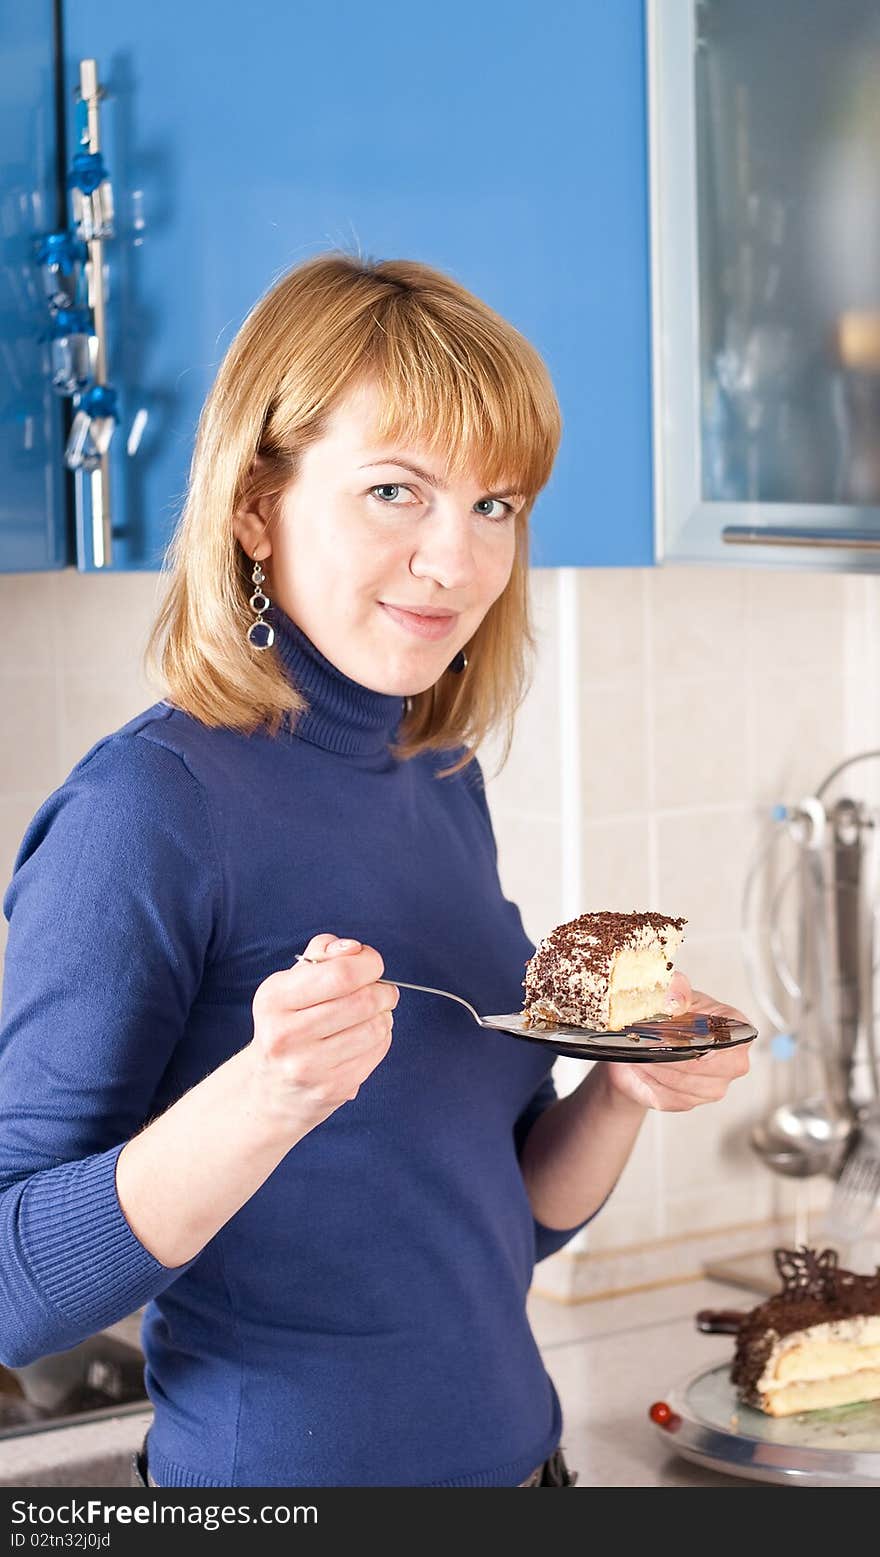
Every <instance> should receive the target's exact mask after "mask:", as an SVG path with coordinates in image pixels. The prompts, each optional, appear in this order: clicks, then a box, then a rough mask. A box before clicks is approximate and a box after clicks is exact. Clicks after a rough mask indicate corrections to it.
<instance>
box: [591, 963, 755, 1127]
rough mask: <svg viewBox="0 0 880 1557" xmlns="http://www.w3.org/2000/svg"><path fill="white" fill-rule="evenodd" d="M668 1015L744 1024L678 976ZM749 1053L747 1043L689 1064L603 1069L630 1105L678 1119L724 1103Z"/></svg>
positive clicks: (734, 1013)
mask: <svg viewBox="0 0 880 1557" xmlns="http://www.w3.org/2000/svg"><path fill="white" fill-rule="evenodd" d="M667 1010H669V1011H670V1012H674V1013H675V1015H680V1014H681V1013H682V1012H685V1011H702V1012H704V1013H705V1014H707V1015H711V1016H729V1017H732V1018H733V1019H734V1021H737V1022H747V1021H748V1017H747V1016H744V1015H743V1013H742V1011H737V1010H736V1009H735V1007H734V1006H725V1005H722V1004H721V1002H720V1001H718V1000H713V999H712V997H711V995H704V994H703V992H702V990H699V989H692V988H691V985H690V982H689V980H688V979H687V978H686V977H685V975H684V974H683V973H674V974H673V975H672V979H671V981H670V985H669V991H668V993H667ZM751 1047H752V1046H751V1044H750V1043H741V1044H738V1045H737V1047H736V1048H735V1049H727V1048H725V1047H724V1046H723V1045H722V1046H720V1047H719V1048H718V1049H710V1050H708V1051H707V1052H706V1053H704V1054H700V1055H697V1056H696V1058H695V1059H692V1060H681V1061H678V1060H667V1061H664V1062H662V1063H660V1064H657V1065H651V1064H641V1063H640V1064H638V1065H629V1064H626V1063H622V1064H617V1062H614V1063H612V1064H609V1065H606V1066H605V1070H606V1072H607V1080H608V1083H609V1084H610V1086H612V1087H613V1089H614V1090H615V1091H616V1092H621V1093H622V1094H623V1095H624V1097H628V1098H629V1099H630V1100H631V1101H632V1102H633V1103H639V1104H641V1106H642V1108H656V1109H659V1110H660V1111H661V1113H682V1112H684V1111H686V1110H687V1109H691V1108H698V1107H699V1106H700V1104H701V1103H717V1102H718V1101H719V1099H721V1098H723V1097H724V1094H725V1092H726V1091H727V1088H728V1087H729V1086H730V1083H731V1082H732V1081H735V1080H736V1078H737V1076H745V1074H746V1073H747V1071H748V1068H749V1053H750V1050H751Z"/></svg>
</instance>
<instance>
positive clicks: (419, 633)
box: [379, 600, 458, 640]
mask: <svg viewBox="0 0 880 1557" xmlns="http://www.w3.org/2000/svg"><path fill="white" fill-rule="evenodd" d="M379 604H380V606H381V607H382V610H383V611H387V613H388V615H389V616H390V617H391V620H392V621H393V622H397V624H398V626H399V627H403V628H405V629H406V631H407V632H410V633H414V634H415V636H416V637H417V638H430V639H432V640H435V639H438V638H448V637H449V634H450V633H451V632H452V629H453V628H454V626H455V624H456V622H457V621H458V613H457V612H452V613H451V614H450V615H449V616H423V615H422V614H421V612H419V611H407V610H405V609H404V608H403V607H402V606H393V605H386V603H385V601H384V600H380V601H379Z"/></svg>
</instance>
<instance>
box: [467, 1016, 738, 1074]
mask: <svg viewBox="0 0 880 1557" xmlns="http://www.w3.org/2000/svg"><path fill="white" fill-rule="evenodd" d="M482 1024H483V1026H484V1027H492V1028H494V1029H496V1030H497V1031H498V1032H503V1033H510V1035H511V1037H512V1038H522V1039H525V1042H526V1043H537V1044H540V1045H541V1047H542V1048H544V1049H552V1050H553V1052H554V1054H566V1055H569V1056H570V1057H571V1058H572V1059H576V1060H628V1061H630V1062H632V1061H635V1062H636V1063H638V1062H639V1061H642V1062H644V1063H645V1064H657V1063H658V1062H660V1061H662V1060H673V1061H674V1060H689V1059H693V1058H694V1056H695V1055H699V1054H710V1053H711V1052H712V1051H713V1050H714V1049H731V1048H734V1047H735V1046H736V1045H737V1044H740V1043H749V1042H750V1041H751V1039H753V1038H757V1036H758V1030H757V1028H756V1027H752V1026H750V1024H749V1023H748V1022H737V1021H734V1020H733V1019H732V1018H730V1017H726V1016H704V1015H703V1014H702V1013H701V1012H699V1011H688V1012H686V1013H685V1015H684V1016H663V1015H660V1016H655V1017H652V1019H651V1021H650V1022H634V1023H633V1025H632V1026H631V1027H624V1028H622V1029H621V1031H620V1032H617V1033H598V1032H592V1031H589V1030H588V1029H587V1028H585V1027H565V1026H562V1025H561V1024H560V1025H559V1026H556V1027H551V1028H546V1029H542V1028H538V1027H526V1026H525V1023H524V1020H523V1014H522V1012H521V1011H516V1012H512V1013H510V1014H509V1015H507V1016H484V1017H483V1018H482Z"/></svg>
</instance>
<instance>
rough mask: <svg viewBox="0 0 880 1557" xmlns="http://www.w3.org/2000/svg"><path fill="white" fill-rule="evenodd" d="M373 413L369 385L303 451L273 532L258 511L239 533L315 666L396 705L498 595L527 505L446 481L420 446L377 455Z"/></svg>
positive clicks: (420, 688) (460, 642)
mask: <svg viewBox="0 0 880 1557" xmlns="http://www.w3.org/2000/svg"><path fill="white" fill-rule="evenodd" d="M377 411H378V403H377V399H376V390H375V388H374V386H373V385H372V384H364V385H362V386H361V387H359V388H358V389H357V390H356V391H353V392H352V393H351V394H350V395H349V396H348V397H347V398H346V399H345V400H344V401H342V402H340V404H339V405H338V406H337V408H336V410H335V412H334V414H333V415H332V417H331V418H330V420H329V422H328V425H327V429H326V432H325V434H324V436H323V437H322V438H321V439H319V440H318V441H317V442H316V443H314V444H312V445H311V446H310V447H309V448H308V449H306V450H305V452H304V454H303V456H302V459H301V463H300V469H299V473H298V475H297V477H296V479H295V480H294V481H293V482H291V484H290V486H289V487H288V488H287V489H286V491H285V492H284V493H283V495H282V499H281V505H280V512H279V516H278V519H277V521H276V523H275V524H272V525H270V526H269V527H268V528H267V527H266V518H267V512H266V508H267V507H268V505H264V507H263V509H262V510H260V511H258V512H257V513H247V514H245V515H243V516H241V518H240V519H239V521H238V523H237V525H236V530H237V534H238V537H239V540H240V541H241V543H242V545H243V546H244V547H245V549H246V550H247V551H248V553H249V555H250V556H252V557H253V556H258V557H259V558H260V560H261V562H262V566H263V571H264V572H265V574H266V584H265V587H266V589H267V592H268V594H269V597H270V599H271V600H273V601H274V602H275V603H276V604H277V605H279V606H280V607H281V609H282V611H284V612H285V613H286V614H287V616H289V617H290V619H291V621H293V622H295V623H296V624H297V626H298V627H300V628H301V629H302V631H303V632H304V633H305V634H306V636H307V637H308V638H310V639H311V641H312V643H314V644H315V646H316V647H317V648H318V649H319V650H320V651H321V653H322V654H323V655H324V656H325V658H326V659H328V660H330V661H331V663H332V664H334V665H335V666H336V667H337V669H339V670H341V671H342V672H343V674H344V675H346V676H348V677H350V679H351V680H352V681H356V682H359V683H360V685H361V686H365V687H369V688H370V689H371V690H372V691H374V692H385V693H390V694H394V695H397V696H407V695H413V694H415V693H417V692H424V691H425V690H426V689H427V688H428V687H430V686H432V685H433V684H434V682H435V681H437V680H438V678H439V677H440V676H441V675H442V673H443V671H444V670H445V669H446V667H447V666H448V664H449V662H450V660H452V659H453V657H454V656H455V655H456V654H457V653H458V650H459V649H461V648H463V646H464V645H465V644H466V643H468V642H469V640H470V639H471V638H472V637H473V634H474V633H475V631H476V629H477V627H478V626H479V624H480V622H481V621H482V620H483V617H484V616H485V615H486V612H487V611H488V610H489V607H490V606H491V605H492V603H493V601H495V600H497V598H498V596H499V595H500V594H501V593H502V591H503V589H504V587H505V585H506V584H507V581H508V579H509V578H510V573H511V569H512V567H513V561H514V551H515V519H514V514H515V513H516V512H517V511H518V510H519V509H521V508H522V507H523V506H524V503H525V499H524V497H523V496H521V495H518V494H516V493H510V492H508V493H505V492H494V493H488V492H486V491H485V489H484V488H482V487H481V486H480V485H479V482H478V481H477V480H476V479H475V478H474V479H462V478H453V479H449V480H448V482H447V481H446V480H445V475H446V473H445V472H444V471H443V470H442V469H441V468H440V465H439V462H438V459H437V456H436V455H434V456H432V455H431V454H430V453H429V452H428V451H426V450H425V449H423V448H418V447H414V448H408V449H406V448H392V447H390V446H388V447H386V448H379V447H376V445H375V444H374V443H373V442H372V441H371V431H372V428H373V426H374V425H375V420H376V416H377ZM407 466H409V467H412V466H418V467H419V471H418V472H415V471H414V470H413V469H412V468H410V469H408V468H407ZM429 478H433V479H429ZM270 546H271V551H270V550H269V549H268V548H269V547H270Z"/></svg>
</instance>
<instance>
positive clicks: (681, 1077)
mask: <svg viewBox="0 0 880 1557" xmlns="http://www.w3.org/2000/svg"><path fill="white" fill-rule="evenodd" d="M646 1069H649V1070H650V1071H651V1085H652V1086H653V1087H654V1088H655V1089H656V1088H659V1090H660V1092H661V1094H662V1095H663V1096H666V1097H668V1098H669V1099H670V1100H672V1099H673V1098H674V1099H676V1100H682V1099H685V1098H687V1099H689V1102H687V1103H685V1104H684V1105H683V1106H685V1107H690V1108H692V1107H694V1106H695V1105H696V1104H697V1103H718V1102H720V1100H721V1098H723V1097H724V1094H725V1093H726V1091H727V1088H728V1086H729V1084H730V1083H729V1080H728V1078H727V1077H722V1076H704V1075H695V1074H694V1073H693V1072H692V1071H685V1070H683V1068H682V1067H679V1066H678V1065H676V1064H675V1063H674V1062H672V1063H670V1064H668V1065H650V1066H647V1067H646ZM670 1073H671V1074H670Z"/></svg>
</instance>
